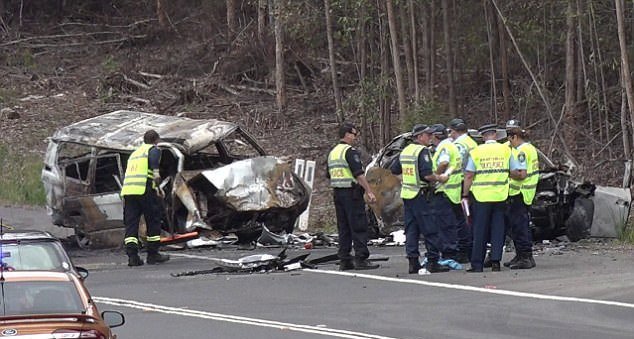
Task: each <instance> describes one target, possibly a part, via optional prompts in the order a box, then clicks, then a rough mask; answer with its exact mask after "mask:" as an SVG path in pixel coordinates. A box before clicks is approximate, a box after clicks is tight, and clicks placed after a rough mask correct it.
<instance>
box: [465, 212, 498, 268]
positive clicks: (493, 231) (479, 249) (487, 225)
mask: <svg viewBox="0 0 634 339" xmlns="http://www.w3.org/2000/svg"><path fill="white" fill-rule="evenodd" d="M505 213H506V202H505V201H502V202H479V201H475V202H474V204H473V250H472V251H471V267H472V268H475V269H482V267H483V266H484V256H485V255H486V249H487V240H489V241H490V242H491V260H492V261H500V260H501V259H502V248H503V246H504V214H505Z"/></svg>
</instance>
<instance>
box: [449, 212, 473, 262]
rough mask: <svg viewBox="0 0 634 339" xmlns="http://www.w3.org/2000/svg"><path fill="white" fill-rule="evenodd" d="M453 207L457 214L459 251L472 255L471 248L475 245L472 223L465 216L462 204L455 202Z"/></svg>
mask: <svg viewBox="0 0 634 339" xmlns="http://www.w3.org/2000/svg"><path fill="white" fill-rule="evenodd" d="M452 208H453V211H454V214H455V215H456V221H457V228H458V252H461V253H465V254H466V255H467V256H471V248H472V247H473V232H472V231H471V225H470V224H469V223H467V218H466V217H465V215H464V211H463V210H462V206H461V205H460V204H453V206H452Z"/></svg>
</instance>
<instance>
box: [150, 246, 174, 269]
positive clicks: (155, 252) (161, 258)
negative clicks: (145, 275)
mask: <svg viewBox="0 0 634 339" xmlns="http://www.w3.org/2000/svg"><path fill="white" fill-rule="evenodd" d="M160 245H161V243H160V242H158V241H152V242H148V245H147V263H148V265H155V264H160V263H163V262H166V261H168V260H170V256H169V255H167V254H161V253H159V246H160Z"/></svg>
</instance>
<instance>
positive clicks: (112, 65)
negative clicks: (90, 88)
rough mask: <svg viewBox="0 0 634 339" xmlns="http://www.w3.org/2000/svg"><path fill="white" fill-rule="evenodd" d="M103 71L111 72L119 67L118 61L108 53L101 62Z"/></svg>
mask: <svg viewBox="0 0 634 339" xmlns="http://www.w3.org/2000/svg"><path fill="white" fill-rule="evenodd" d="M101 67H102V68H103V70H104V72H105V73H113V72H116V71H117V70H118V69H119V63H118V62H117V60H115V59H114V58H113V57H112V56H111V55H108V57H107V58H106V60H104V61H103V62H102V63H101Z"/></svg>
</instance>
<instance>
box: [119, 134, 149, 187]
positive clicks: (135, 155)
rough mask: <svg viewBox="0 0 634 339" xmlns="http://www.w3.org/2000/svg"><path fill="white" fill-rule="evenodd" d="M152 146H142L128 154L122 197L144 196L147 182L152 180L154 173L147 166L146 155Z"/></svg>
mask: <svg viewBox="0 0 634 339" xmlns="http://www.w3.org/2000/svg"><path fill="white" fill-rule="evenodd" d="M153 146H154V145H150V144H143V145H141V146H140V147H139V148H137V149H136V150H135V151H134V152H132V154H130V157H129V158H128V165H127V166H126V171H125V177H124V179H123V187H122V188H121V195H122V196H126V195H143V194H145V187H146V185H147V180H148V179H150V180H151V179H153V178H154V172H153V171H152V170H151V169H149V166H148V154H149V152H150V149H151V148H152V147H153ZM152 185H154V183H152Z"/></svg>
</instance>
